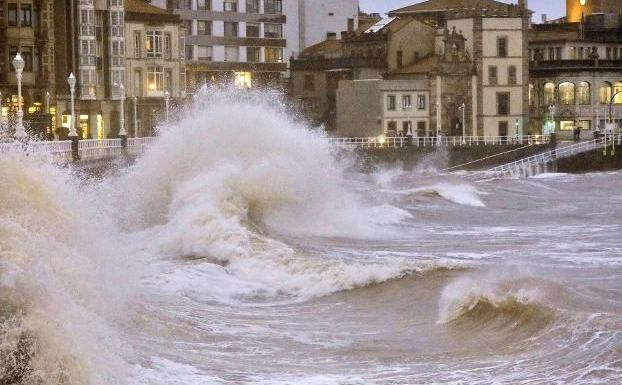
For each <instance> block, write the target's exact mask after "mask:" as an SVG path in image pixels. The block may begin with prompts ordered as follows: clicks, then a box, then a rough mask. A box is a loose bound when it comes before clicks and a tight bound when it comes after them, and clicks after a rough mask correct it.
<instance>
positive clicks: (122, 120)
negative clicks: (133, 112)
mask: <svg viewBox="0 0 622 385" xmlns="http://www.w3.org/2000/svg"><path fill="white" fill-rule="evenodd" d="M119 90H121V117H120V119H119V123H120V126H121V128H120V129H119V136H127V131H126V130H125V86H124V85H123V84H120V85H119Z"/></svg>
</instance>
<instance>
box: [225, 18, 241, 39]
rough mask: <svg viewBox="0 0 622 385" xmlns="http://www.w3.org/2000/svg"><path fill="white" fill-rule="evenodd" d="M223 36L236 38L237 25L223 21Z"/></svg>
mask: <svg viewBox="0 0 622 385" xmlns="http://www.w3.org/2000/svg"><path fill="white" fill-rule="evenodd" d="M225 36H227V37H237V36H238V23H235V22H229V21H225Z"/></svg>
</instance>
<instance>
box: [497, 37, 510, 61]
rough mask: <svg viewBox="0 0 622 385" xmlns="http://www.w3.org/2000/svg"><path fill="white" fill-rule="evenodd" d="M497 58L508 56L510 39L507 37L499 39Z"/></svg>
mask: <svg viewBox="0 0 622 385" xmlns="http://www.w3.org/2000/svg"><path fill="white" fill-rule="evenodd" d="M497 56H499V57H507V56H508V38H507V37H498V38H497Z"/></svg>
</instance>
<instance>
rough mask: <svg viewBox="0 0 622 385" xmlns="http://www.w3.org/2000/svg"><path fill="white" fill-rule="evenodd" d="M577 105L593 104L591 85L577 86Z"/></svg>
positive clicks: (581, 83)
mask: <svg viewBox="0 0 622 385" xmlns="http://www.w3.org/2000/svg"><path fill="white" fill-rule="evenodd" d="M577 104H591V101H590V83H588V82H580V83H579V84H578V85H577Z"/></svg>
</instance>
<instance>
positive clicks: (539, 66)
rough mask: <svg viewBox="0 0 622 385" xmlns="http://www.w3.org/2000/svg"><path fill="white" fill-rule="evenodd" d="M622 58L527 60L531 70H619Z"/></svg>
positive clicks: (621, 65)
mask: <svg viewBox="0 0 622 385" xmlns="http://www.w3.org/2000/svg"><path fill="white" fill-rule="evenodd" d="M621 67H622V60H612V59H570V60H539V61H531V62H529V71H531V72H555V71H581V70H584V71H598V70H600V71H619V69H620V68H621Z"/></svg>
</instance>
